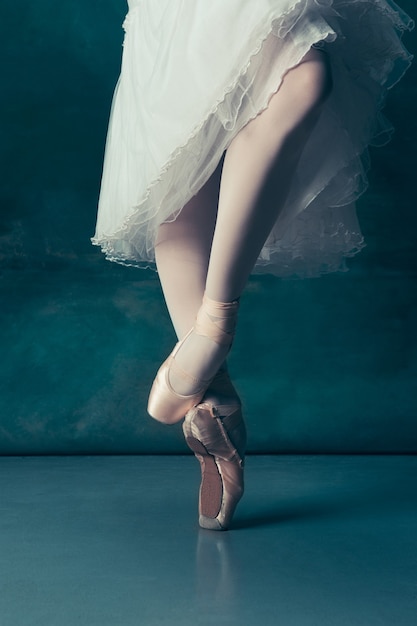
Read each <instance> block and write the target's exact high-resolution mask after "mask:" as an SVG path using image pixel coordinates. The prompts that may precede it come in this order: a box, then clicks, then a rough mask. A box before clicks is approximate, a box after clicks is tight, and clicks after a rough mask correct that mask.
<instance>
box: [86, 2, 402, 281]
mask: <svg viewBox="0 0 417 626" xmlns="http://www.w3.org/2000/svg"><path fill="white" fill-rule="evenodd" d="M411 27H412V22H411V19H410V18H409V17H408V16H407V15H406V14H405V13H404V12H403V11H402V10H401V9H400V8H399V7H398V6H397V5H396V4H395V3H394V2H392V1H391V0H210V1H208V0H157V1H155V0H130V1H129V12H128V15H127V17H126V20H125V22H124V29H125V40H124V50H123V60H122V70H121V75H120V79H119V81H118V84H117V86H116V90H115V95H114V100H113V106H112V111H111V117H110V124H109V131H108V137H107V145H106V154H105V162H104V170H103V178H102V186H101V194H100V201H99V211H98V218H97V228H96V233H95V236H94V238H93V239H92V242H93V243H94V244H96V245H99V246H101V248H102V250H103V252H104V253H105V255H106V257H107V258H108V259H109V260H111V261H116V262H118V263H123V264H125V265H136V266H139V267H152V265H153V263H154V244H155V237H156V232H157V229H158V226H159V225H160V224H161V223H162V222H165V221H169V220H174V219H175V218H176V217H177V215H178V213H179V212H180V211H181V209H182V208H183V206H184V205H185V204H186V203H187V202H188V201H189V200H190V199H191V198H192V197H193V196H194V195H195V194H196V193H197V192H198V191H199V189H200V188H201V187H202V186H203V185H204V183H205V182H206V181H207V180H208V178H209V177H210V176H211V174H212V173H213V172H214V170H215V169H216V167H217V165H218V164H219V162H220V160H221V158H222V156H223V154H224V151H225V150H226V149H227V147H228V145H229V144H230V142H231V141H232V139H233V138H234V137H235V135H236V134H237V133H238V132H239V130H240V129H241V128H242V127H243V126H245V124H247V123H248V121H249V120H251V119H253V118H254V117H256V115H258V114H259V113H260V112H261V111H262V110H263V109H265V108H266V107H267V106H268V101H269V99H270V98H271V96H272V94H274V93H275V92H276V91H277V90H278V89H279V87H280V84H281V81H282V79H283V77H284V75H285V73H286V72H287V71H288V70H289V69H290V68H292V67H294V66H296V65H297V64H298V63H299V62H300V60H301V59H302V58H303V56H304V55H305V54H306V53H307V52H308V50H309V49H310V48H311V47H312V46H317V47H320V48H322V49H323V50H324V51H325V52H326V53H327V55H328V58H329V61H330V64H331V71H332V78H333V90H332V93H331V95H330V97H329V98H328V100H327V101H326V103H325V105H324V107H323V110H322V113H321V117H320V119H319V122H318V123H317V125H316V127H315V128H314V130H313V132H312V134H311V135H310V136H309V138H308V140H307V141H306V145H305V147H304V150H303V153H302V156H301V159H300V161H299V164H298V166H297V171H296V173H295V176H294V179H293V182H292V186H291V189H290V192H289V195H288V198H287V201H286V203H285V206H284V207H278V206H277V214H279V217H278V219H277V221H276V223H275V225H274V228H273V229H272V232H271V234H270V236H269V238H268V240H267V242H266V243H265V246H264V248H263V249H262V252H261V254H260V256H259V259H258V261H257V264H256V267H255V271H257V272H269V273H273V274H276V275H278V276H293V275H298V276H318V275H320V274H323V273H326V272H331V271H338V270H343V269H344V267H345V264H344V260H345V258H346V257H348V256H352V255H353V254H355V253H356V252H357V251H359V250H360V249H361V248H362V246H363V245H364V243H363V237H362V234H361V231H360V227H359V225H358V221H357V216H356V211H355V200H356V199H357V198H358V197H359V195H360V194H361V193H362V192H363V191H364V190H365V188H366V186H367V181H366V169H367V152H366V149H367V146H368V145H369V144H374V145H375V144H383V143H385V142H386V141H387V140H388V139H389V136H390V133H391V127H390V125H389V124H388V122H387V121H386V120H385V118H384V117H383V116H382V114H381V107H382V105H383V102H384V97H385V95H386V92H387V90H388V89H389V88H390V87H392V86H393V85H394V84H395V83H396V82H397V81H398V80H399V79H400V77H401V76H402V74H403V73H404V71H405V69H406V68H407V67H408V65H409V63H410V60H411V57H410V55H409V53H408V52H407V51H406V49H405V48H404V46H403V45H402V43H401V34H402V32H403V31H404V30H405V29H409V28H411ZM269 201H270V202H274V199H273V198H270V199H269Z"/></svg>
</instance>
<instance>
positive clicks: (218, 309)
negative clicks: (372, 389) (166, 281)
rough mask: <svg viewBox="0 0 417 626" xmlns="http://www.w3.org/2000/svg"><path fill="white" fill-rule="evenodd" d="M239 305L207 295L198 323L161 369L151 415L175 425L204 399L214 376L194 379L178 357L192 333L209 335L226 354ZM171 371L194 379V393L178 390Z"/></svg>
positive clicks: (156, 381) (151, 398)
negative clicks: (171, 381) (219, 300)
mask: <svg viewBox="0 0 417 626" xmlns="http://www.w3.org/2000/svg"><path fill="white" fill-rule="evenodd" d="M238 307H239V301H238V300H235V301H233V302H216V301H215V300H211V299H210V298H208V297H207V296H204V298H203V304H202V305H201V307H200V310H199V312H198V314H197V319H196V322H195V325H194V326H193V328H192V329H191V330H190V331H189V333H188V334H187V335H186V336H185V337H184V338H183V339H182V340H181V341H179V342H178V343H177V344H176V346H175V348H174V350H173V351H172V352H171V354H170V355H169V357H168V358H167V359H166V361H164V363H163V364H162V365H161V367H160V368H159V370H158V373H157V375H156V378H155V380H154V382H153V385H152V388H151V392H150V394H149V401H148V413H149V415H150V416H151V417H153V418H154V419H156V420H158V421H159V422H163V423H165V424H175V423H176V422H179V421H180V420H181V419H182V418H183V417H184V415H185V414H186V413H187V411H189V410H190V409H191V408H192V407H194V406H196V405H197V404H198V403H199V402H200V401H201V399H202V398H203V396H204V394H205V392H206V390H207V388H208V387H209V385H210V383H211V381H212V380H213V378H214V377H211V378H210V379H209V380H199V379H197V378H195V377H194V376H192V374H189V373H188V372H186V371H184V369H183V368H181V367H180V366H179V365H178V363H177V362H176V360H175V357H176V355H177V353H178V351H179V350H180V349H181V346H182V344H183V343H184V342H185V341H186V340H187V339H188V337H189V336H190V334H191V333H196V334H198V335H203V336H204V337H209V338H210V339H212V340H213V341H214V342H216V343H218V344H219V345H220V346H224V347H225V349H226V353H225V356H226V354H227V353H228V352H229V350H230V348H231V345H232V342H233V337H234V330H235V327H236V317H237V310H238ZM170 371H175V374H176V375H177V376H180V377H182V378H183V379H184V380H187V381H189V382H192V383H193V386H194V387H195V392H194V393H193V394H192V395H187V396H184V395H181V394H179V393H177V392H176V391H175V390H174V389H173V388H172V385H171V383H170V379H169V373H170Z"/></svg>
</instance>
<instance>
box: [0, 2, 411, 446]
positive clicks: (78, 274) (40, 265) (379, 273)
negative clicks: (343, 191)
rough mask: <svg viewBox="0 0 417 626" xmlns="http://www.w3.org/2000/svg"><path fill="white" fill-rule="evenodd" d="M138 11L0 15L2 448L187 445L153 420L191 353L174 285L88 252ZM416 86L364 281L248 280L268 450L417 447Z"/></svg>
mask: <svg viewBox="0 0 417 626" xmlns="http://www.w3.org/2000/svg"><path fill="white" fill-rule="evenodd" d="M402 6H403V7H404V8H405V9H406V10H408V11H409V12H410V13H411V12H412V11H413V10H414V12H415V7H414V6H413V2H412V0H403V2H402ZM125 10H126V7H125V2H124V0H88V1H87V2H86V1H85V0H71V1H69V0H63V1H62V2H60V3H57V2H55V1H54V2H53V1H52V0H36V1H35V0H13V2H9V3H4V2H3V3H2V6H1V8H0V35H1V41H2V54H1V59H0V64H1V75H2V97H1V98H0V112H1V116H2V120H3V123H2V130H1V158H2V163H1V171H2V174H3V179H2V183H1V192H0V193H1V200H0V202H1V222H0V272H1V273H0V278H1V309H0V311H1V327H0V328H1V360H0V393H1V395H0V415H1V419H0V453H3V454H32V453H41V454H42V453H79V452H82V453H102V452H105V453H107V452H108V453H123V452H185V451H186V448H185V445H184V443H183V441H182V436H181V429H180V427H179V426H175V427H166V426H162V425H160V424H158V423H155V422H154V421H153V420H151V419H150V418H148V417H147V416H146V412H145V406H146V397H147V393H148V389H149V386H150V383H151V380H152V377H153V374H154V372H155V370H156V368H157V366H158V365H159V362H160V361H161V360H162V359H163V358H164V357H165V356H166V353H167V352H168V351H169V350H170V349H171V346H172V344H173V341H174V335H173V331H172V329H171V327H170V323H169V320H168V316H167V313H166V310H165V306H164V303H163V299H162V296H161V292H160V288H159V284H158V281H157V278H156V276H155V275H154V274H153V273H152V272H144V271H139V270H134V269H130V268H123V267H119V266H115V265H113V264H110V263H108V262H106V261H105V260H104V258H103V257H102V255H101V253H100V252H99V251H98V250H97V249H96V248H93V247H91V245H90V242H89V237H90V236H91V235H92V234H93V230H94V222H95V212H96V202H97V195H98V188H99V181H100V174H101V163H102V155H103V147H104V141H105V134H106V126H107V118H108V113H109V107H110V101H111V96H112V91H113V87H114V84H115V81H116V79H117V75H118V70H119V64H120V54H121V42H122V30H121V28H120V25H121V22H122V20H123V17H124V13H125ZM415 39H416V37H415V33H413V34H412V35H408V36H407V38H406V43H407V45H408V47H409V48H411V49H412V50H413V48H414V50H415V49H416V45H415V44H416V41H415ZM415 78H416V68H415V67H413V68H412V69H411V70H410V71H409V73H408V74H407V76H406V78H405V79H404V80H403V81H402V82H401V84H400V85H398V86H397V88H396V89H395V90H394V91H393V92H392V93H391V95H390V99H389V102H388V106H387V109H386V113H387V115H388V117H389V118H390V119H391V120H392V121H393V123H394V125H395V126H396V129H397V132H396V134H395V136H394V139H393V141H392V142H391V143H390V144H389V146H386V147H384V148H382V149H379V150H378V151H376V150H375V151H373V152H372V165H373V169H372V171H371V174H370V179H371V188H370V191H369V192H368V193H367V194H366V195H365V196H364V197H363V198H362V199H361V201H360V203H359V215H360V219H361V223H362V227H363V230H364V233H365V236H366V240H367V243H368V246H367V248H366V249H365V250H364V251H363V252H362V253H361V254H360V256H358V257H357V258H355V259H353V260H352V261H351V262H350V263H349V266H350V272H349V273H347V274H338V275H334V276H328V277H324V278H321V279H315V280H306V281H280V280H277V279H274V278H272V277H262V278H254V279H252V280H251V282H250V284H249V286H248V289H247V291H246V294H245V296H244V299H243V307H242V313H241V317H240V326H239V334H238V337H237V339H236V343H235V348H234V352H233V355H232V357H231V369H232V371H233V374H234V377H235V379H236V382H237V385H238V387H239V389H240V391H241V393H242V397H243V399H244V402H245V407H246V414H247V419H248V430H249V437H250V451H252V452H255V451H256V452H259V451H261V452H294V451H298V452H330V453H338V452H387V451H389V452H411V451H414V452H415V451H416V450H417V426H416V416H417V393H416V388H417V385H416V376H417V341H416V332H415V328H416V324H417V292H416V270H417V268H416V261H415V241H416V235H415V234H416V226H417V217H416V207H417V202H416V200H417V198H416V192H415V187H416V181H415V177H416V152H415V146H416V140H417V133H416V110H415V103H416V98H417V93H416V82H415Z"/></svg>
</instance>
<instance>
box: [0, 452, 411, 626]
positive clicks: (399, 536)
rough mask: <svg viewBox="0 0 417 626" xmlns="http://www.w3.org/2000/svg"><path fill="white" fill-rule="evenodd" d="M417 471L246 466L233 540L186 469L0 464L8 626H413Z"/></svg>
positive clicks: (264, 460)
mask: <svg viewBox="0 0 417 626" xmlns="http://www.w3.org/2000/svg"><path fill="white" fill-rule="evenodd" d="M416 470H417V458H416V457H411V456H404V457H400V456H394V457H386V456H383V457H381V456H380V457H369V456H367V457H364V456H357V457H347V456H346V457H345V456H339V457H336V456H327V457H324V456H316V457H315V456H290V457H286V456H284V457H278V456H274V457H272V456H263V457H249V459H248V461H247V484H246V495H245V499H244V500H243V502H242V503H241V505H240V507H239V509H238V511H237V514H236V517H235V524H234V527H233V529H232V530H231V531H229V532H226V533H215V532H210V531H204V530H199V529H198V527H197V521H196V520H197V515H196V513H197V511H196V504H197V489H198V481H199V476H198V468H197V463H196V462H195V460H194V459H193V458H192V457H187V456H184V457H181V456H163V457H157V456H143V457H120V456H119V457H36V458H35V457H25V458H16V457H9V458H2V459H0V494H1V500H0V512H1V515H0V555H1V556H0V563H1V565H0V615H1V620H0V622H1V625H2V626H32V625H33V626H35V625H36V626H37V625H39V626H41V625H42V626H75V625H82V626H83V625H86V626H107V625H109V626H110V625H111V626H131V625H132V626H133V625H135V626H152V625H154V624H155V625H159V624H175V625H176V624H178V625H181V626H182V625H184V626H187V625H188V624H193V625H202V626H205V625H211V624H228V625H235V624H236V625H239V626H242V625H243V626H245V625H257V624H259V625H262V626H269V625H271V626H272V625H274V626H275V625H283V626H316V625H317V626H327V625H329V626H339V625H340V626H341V625H343V626H374V625H375V626H376V625H381V626H394V625H395V626H412V625H414V624H416V616H417V515H416V513H417V501H416V497H415V495H416V493H417V490H416V487H417V471H416Z"/></svg>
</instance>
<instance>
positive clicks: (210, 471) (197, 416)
mask: <svg viewBox="0 0 417 626" xmlns="http://www.w3.org/2000/svg"><path fill="white" fill-rule="evenodd" d="M183 431H184V436H185V440H186V442H187V445H188V446H189V448H191V450H192V451H193V452H194V454H195V456H196V457H197V459H198V460H199V462H200V466H201V485H200V495H199V524H200V526H201V527H202V528H206V529H208V530H227V529H228V528H229V526H230V522H231V520H232V517H233V513H234V511H235V509H236V506H237V504H238V502H239V500H240V499H241V497H242V495H243V489H244V483H243V465H244V454H245V449H246V428H245V424H244V421H243V417H242V409H241V407H240V405H237V404H234V405H218V406H214V405H213V403H211V402H202V403H201V404H199V405H198V406H196V407H194V408H192V409H191V410H190V411H188V413H187V415H186V416H185V420H184V423H183Z"/></svg>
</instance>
